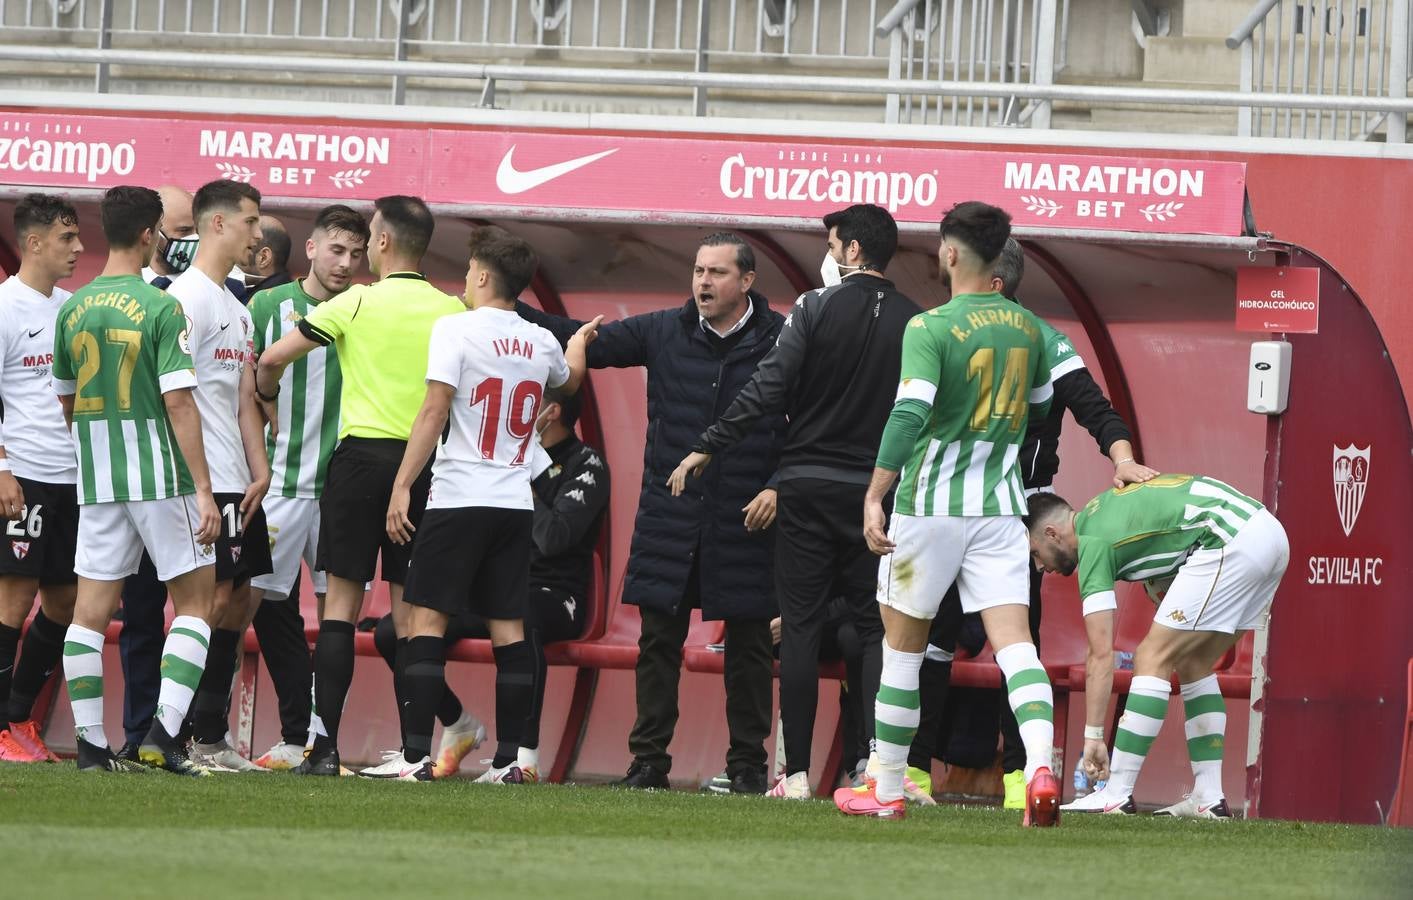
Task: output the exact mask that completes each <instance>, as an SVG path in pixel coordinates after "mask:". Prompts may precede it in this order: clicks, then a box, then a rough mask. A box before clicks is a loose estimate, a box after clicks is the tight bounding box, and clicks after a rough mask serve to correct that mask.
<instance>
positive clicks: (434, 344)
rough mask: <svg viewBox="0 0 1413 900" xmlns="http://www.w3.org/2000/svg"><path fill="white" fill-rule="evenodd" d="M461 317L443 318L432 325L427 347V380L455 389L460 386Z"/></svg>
mask: <svg viewBox="0 0 1413 900" xmlns="http://www.w3.org/2000/svg"><path fill="white" fill-rule="evenodd" d="M461 321H463V317H462V316H459V315H455V316H443V317H442V318H440V319H438V320H437V321H436V322H435V323H433V325H432V337H431V341H430V343H429V344H428V345H427V380H428V381H439V382H441V383H442V384H449V385H451V386H452V387H457V386H458V385H460V384H461V362H462V360H461V343H462V342H461V340H460V332H461V329H460V327H459V326H458V323H460V322H461Z"/></svg>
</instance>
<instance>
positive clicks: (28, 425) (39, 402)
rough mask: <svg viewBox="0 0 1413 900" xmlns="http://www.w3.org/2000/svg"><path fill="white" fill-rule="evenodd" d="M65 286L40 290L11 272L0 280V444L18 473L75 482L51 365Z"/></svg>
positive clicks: (68, 438)
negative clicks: (0, 406) (0, 413)
mask: <svg viewBox="0 0 1413 900" xmlns="http://www.w3.org/2000/svg"><path fill="white" fill-rule="evenodd" d="M67 299H69V292H68V291H66V290H63V289H62V288H55V289H54V293H53V294H52V295H51V296H48V297H46V296H44V295H43V294H41V293H39V292H38V291H36V290H35V289H34V288H32V287H30V286H29V285H27V284H25V283H24V282H23V281H20V277H19V276H18V275H11V276H10V277H9V278H7V279H5V282H4V283H3V284H0V402H3V403H4V404H5V413H4V422H3V424H0V444H3V445H4V447H5V455H6V456H7V457H9V459H10V469H11V471H12V472H13V473H14V475H15V477H16V478H28V479H31V480H33V481H43V482H46V483H49V484H74V483H76V482H77V480H78V461H77V460H78V457H77V456H76V454H75V453H74V439H73V436H72V435H71V434H69V426H68V425H66V424H64V408H63V407H62V406H60V404H59V395H58V394H57V393H55V391H54V385H53V383H52V382H51V380H50V374H49V370H50V368H52V367H53V364H54V320H55V318H56V317H57V316H58V314H59V307H61V306H63V305H64V301H65V300H67Z"/></svg>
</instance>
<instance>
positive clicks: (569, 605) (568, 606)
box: [564, 597, 579, 619]
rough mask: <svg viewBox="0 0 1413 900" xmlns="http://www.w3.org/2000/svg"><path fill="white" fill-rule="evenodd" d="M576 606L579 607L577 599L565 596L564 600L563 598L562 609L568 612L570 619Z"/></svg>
mask: <svg viewBox="0 0 1413 900" xmlns="http://www.w3.org/2000/svg"><path fill="white" fill-rule="evenodd" d="M578 608H579V601H577V600H575V599H574V598H573V597H567V598H565V600H564V609H565V611H566V612H568V613H569V618H571V619H572V618H574V610H576V609H578Z"/></svg>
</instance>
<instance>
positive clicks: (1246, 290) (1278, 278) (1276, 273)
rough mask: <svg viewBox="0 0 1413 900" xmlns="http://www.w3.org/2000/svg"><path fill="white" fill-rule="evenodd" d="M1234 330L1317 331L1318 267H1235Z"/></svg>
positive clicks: (1318, 317) (1318, 321)
mask: <svg viewBox="0 0 1413 900" xmlns="http://www.w3.org/2000/svg"><path fill="white" fill-rule="evenodd" d="M1236 330H1237V331H1282V332H1287V333H1291V334H1315V333H1316V332H1318V331H1319V330H1320V270H1319V269H1309V268H1303V269H1302V268H1293V267H1289V266H1275V267H1272V266H1242V267H1241V268H1239V269H1237V270H1236Z"/></svg>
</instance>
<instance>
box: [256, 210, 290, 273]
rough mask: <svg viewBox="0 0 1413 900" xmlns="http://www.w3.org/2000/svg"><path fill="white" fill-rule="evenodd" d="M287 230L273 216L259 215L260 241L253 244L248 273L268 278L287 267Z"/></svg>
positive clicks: (288, 249)
mask: <svg viewBox="0 0 1413 900" xmlns="http://www.w3.org/2000/svg"><path fill="white" fill-rule="evenodd" d="M289 251H290V244H289V232H288V231H286V230H285V225H284V223H283V222H281V221H280V220H279V219H277V218H275V217H274V216H261V217H260V243H259V244H256V245H255V253H254V258H253V260H252V264H251V266H250V267H249V268H248V269H247V270H246V272H247V274H249V275H257V276H259V277H260V278H269V277H270V276H271V275H274V274H275V273H276V272H283V271H285V270H287V269H288V268H289Z"/></svg>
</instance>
